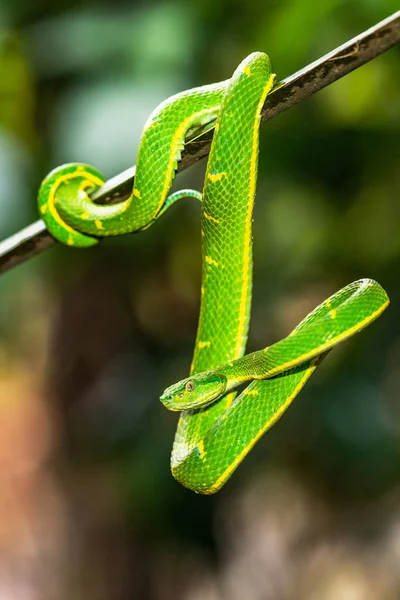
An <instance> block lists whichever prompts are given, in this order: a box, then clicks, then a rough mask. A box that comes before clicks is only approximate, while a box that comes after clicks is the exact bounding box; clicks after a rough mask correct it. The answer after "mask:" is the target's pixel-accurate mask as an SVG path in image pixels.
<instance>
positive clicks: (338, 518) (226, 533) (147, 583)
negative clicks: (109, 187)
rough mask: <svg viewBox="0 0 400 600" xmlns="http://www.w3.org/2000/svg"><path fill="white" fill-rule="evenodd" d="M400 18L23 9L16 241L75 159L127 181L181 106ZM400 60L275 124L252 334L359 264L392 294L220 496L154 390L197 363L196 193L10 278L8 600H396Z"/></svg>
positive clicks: (10, 151)
mask: <svg viewBox="0 0 400 600" xmlns="http://www.w3.org/2000/svg"><path fill="white" fill-rule="evenodd" d="M397 8H398V6H397V3H396V2H395V1H391V0H362V1H358V2H355V1H353V2H349V1H348V0H347V1H345V0H326V1H324V2H322V1H320V2H315V1H314V0H308V1H307V2H305V1H304V0H297V1H287V2H278V1H269V2H259V1H255V0H249V1H247V2H244V1H243V0H241V1H238V0H231V1H229V2H228V1H224V0H213V1H211V0H204V1H203V2H189V1H188V0H186V1H185V0H182V1H176V2H172V1H171V2H163V3H152V2H147V3H145V2H143V3H135V2H122V1H119V2H115V0H114V1H111V0H104V1H103V2H84V3H80V2H77V1H73V0H62V1H60V2H56V3H55V2H49V1H48V0H36V1H35V2H28V1H27V0H13V2H11V0H10V1H9V2H5V1H4V0H2V4H1V10H0V207H1V215H2V218H1V220H0V235H1V237H2V238H5V237H7V236H8V235H10V234H12V233H14V232H15V231H16V230H18V229H19V228H22V227H24V226H25V225H27V224H28V223H29V222H31V221H32V220H35V219H36V218H37V214H36V204H35V194H36V190H37V188H38V186H39V184H40V181H41V179H42V178H43V177H44V175H45V174H46V173H47V172H48V171H49V170H50V169H51V168H53V167H55V166H57V165H58V164H61V163H63V162H69V161H81V162H88V163H90V164H93V165H94V166H96V167H97V168H98V169H99V170H101V171H102V172H103V173H104V174H105V176H106V177H112V176H113V175H115V174H117V173H118V172H119V171H121V170H124V169H126V168H127V167H129V166H131V165H132V164H134V162H135V153H136V149H137V144H138V140H139V137H140V132H141V128H142V126H143V124H144V122H145V120H146V118H147V116H148V114H149V113H150V112H151V110H152V109H153V108H154V107H155V106H156V105H157V104H158V103H159V102H160V101H161V100H163V99H164V98H166V97H167V96H169V95H171V94H173V93H175V92H178V91H181V90H183V89H186V88H189V87H192V86H195V85H201V84H205V83H210V82H214V81H218V80H221V79H225V78H227V77H229V76H230V74H231V73H232V72H233V70H234V68H235V67H236V65H237V64H238V63H239V62H240V61H241V60H242V59H243V58H244V57H245V56H246V55H247V54H249V53H250V52H252V51H254V50H261V51H265V52H267V53H268V54H269V55H270V57H271V60H272V62H273V67H274V70H275V72H276V73H277V76H278V80H279V79H280V78H283V77H285V76H287V75H289V74H291V73H292V72H294V71H296V70H298V69H300V68H301V67H303V66H305V65H306V64H308V63H309V62H311V61H313V60H315V59H316V58H318V57H319V56H321V55H323V54H325V53H326V52H328V51H330V50H331V49H333V48H334V47H335V46H337V45H339V44H341V43H343V42H345V41H346V40H347V39H349V38H351V37H353V36H355V35H356V34H358V33H360V32H361V31H363V30H364V29H366V28H368V27H370V26H372V25H373V24H375V23H376V22H378V21H379V20H381V19H383V18H385V17H386V16H388V15H390V14H391V13H392V12H394V11H395V10H396V9H397ZM399 57H400V54H399V48H395V49H393V50H391V51H389V52H387V53H386V54H384V55H382V56H381V57H379V58H377V59H375V60H374V61H372V62H371V63H369V64H367V65H366V66H364V67H362V68H360V69H359V70H357V71H356V72H354V73H352V74H350V75H348V76H346V77H345V78H344V79H342V80H341V81H339V82H337V83H335V84H333V85H331V86H330V87H328V88H327V89H325V90H323V91H321V92H319V93H318V94H316V95H315V96H313V97H311V98H309V99H308V100H306V101H304V102H302V103H301V104H299V105H298V106H296V107H294V108H292V109H291V110H289V111H287V112H285V113H283V114H281V115H280V116H279V117H277V118H275V119H274V120H273V121H271V122H268V123H266V124H265V125H263V126H262V130H261V140H260V162H259V182H258V191H257V200H256V210H255V220H254V246H255V250H254V261H255V268H254V302H253V313H252V322H251V334H250V339H249V346H248V347H249V349H251V350H255V349H258V348H261V347H263V346H265V345H267V344H269V343H271V342H273V341H276V340H278V339H279V338H281V337H283V336H284V335H286V334H287V333H288V332H289V331H290V330H291V328H292V327H293V326H294V325H296V323H297V322H298V321H299V320H300V319H301V318H302V317H303V316H304V315H305V314H306V312H307V311H308V310H310V309H312V308H313V307H314V306H315V305H316V304H318V303H319V302H320V301H322V300H323V299H324V298H325V297H327V296H328V295H330V294H331V293H333V292H334V291H336V290H337V289H339V287H342V286H343V285H346V284H347V283H349V282H350V281H353V280H355V279H358V278H360V277H372V278H374V279H377V280H378V281H379V282H380V283H381V284H382V285H383V287H385V289H386V290H387V292H388V294H389V296H390V298H391V301H392V303H391V306H390V307H389V309H388V310H387V312H386V313H385V314H384V315H383V316H382V317H381V318H380V319H379V320H378V321H377V322H376V323H374V324H373V325H372V326H371V327H370V328H369V329H367V330H366V331H365V332H363V333H362V334H360V335H359V336H357V337H356V338H354V339H352V340H350V341H348V342H346V343H345V344H344V345H343V346H342V347H340V348H337V349H335V350H334V352H332V353H331V354H330V356H329V357H328V359H327V360H326V361H324V363H323V364H322V366H321V367H320V369H318V371H317V372H316V374H315V375H314V377H313V378H312V380H311V381H310V382H309V383H308V384H307V386H306V388H305V389H304V391H303V392H302V393H301V394H300V397H299V398H298V399H297V400H296V401H295V403H294V405H293V406H292V407H291V408H290V410H289V411H288V413H287V414H285V415H284V417H283V418H282V420H281V421H280V422H279V423H278V424H277V425H276V426H275V427H274V428H273V429H272V430H271V432H270V433H269V434H268V435H267V436H266V437H265V438H264V439H263V440H262V441H261V442H259V444H258V445H257V447H256V448H255V449H254V451H253V452H252V453H251V455H250V456H249V457H248V458H247V459H246V461H245V462H244V463H243V465H242V466H241V467H240V468H239V469H238V471H237V472H236V473H235V475H234V477H233V478H232V480H231V481H230V482H229V483H228V484H227V485H226V487H225V488H224V489H223V490H222V491H221V492H220V493H219V494H218V495H216V496H215V497H209V498H208V497H200V496H196V495H194V494H193V493H191V492H188V491H187V490H185V489H183V488H181V487H180V486H179V485H178V484H177V483H176V482H175V481H174V480H173V479H172V477H171V475H170V472H169V453H170V449H171V445H172V440H173V435H174V428H175V424H176V415H174V414H170V413H168V412H167V411H165V410H164V409H163V408H162V407H161V405H160V404H159V402H158V395H159V394H160V392H161V391H162V390H163V389H164V388H165V387H166V386H167V385H169V384H170V383H172V382H174V381H176V380H177V379H180V378H182V377H184V376H185V375H186V373H187V372H188V368H189V364H190V359H191V351H192V347H193V342H194V336H195V330H196V322H197V316H198V307H199V287H200V267H201V265H200V252H201V251H200V232H199V207H198V206H197V205H195V204H194V203H193V202H190V201H189V200H188V201H185V202H182V203H180V205H179V206H177V207H175V208H174V209H172V210H171V211H170V213H168V214H167V215H166V216H165V218H163V219H162V221H161V222H160V223H158V224H157V225H156V226H154V227H153V228H151V229H150V230H148V231H147V232H145V233H143V234H140V235H136V236H126V237H125V238H121V239H114V240H107V241H105V242H102V243H101V244H100V245H99V247H97V248H94V249H93V250H90V251H89V250H82V251H79V250H72V249H69V248H63V247H60V246H57V247H54V248H53V249H51V250H49V251H48V252H46V253H45V255H43V256H41V257H39V258H35V259H33V260H31V261H29V262H28V263H27V264H25V265H23V266H22V267H18V268H17V269H16V270H14V271H11V272H9V273H7V274H6V275H4V276H2V277H1V279H0V294H1V297H0V439H1V440H2V441H1V443H0V465H2V466H1V469H0V472H1V474H0V513H1V514H2V519H1V520H0V540H3V541H1V544H2V546H1V547H2V550H4V553H3V554H4V561H5V563H4V564H5V565H6V567H7V568H9V571H10V573H11V575H9V576H7V577H6V576H4V577H5V581H6V584H5V585H6V586H7V585H8V586H9V588H10V590H12V593H11V597H15V598H16V597H17V594H16V592H15V589H20V587H21V586H27V587H28V588H29V589H30V591H31V593H32V594H37V597H38V598H51V600H54V599H55V598H59V597H60V598H64V597H65V598H67V597H68V598H74V599H76V598H82V599H85V600H92V599H101V600H102V599H107V600H108V599H110V600H117V599H121V600H125V599H131V598H139V599H144V600H146V599H149V600H153V599H155V600H158V599H160V600H168V599H169V598H171V599H172V598H174V599H181V598H182V599H185V600H186V599H187V600H222V599H223V600H225V599H229V600H231V599H232V600H236V599H238V600H239V599H248V600H253V599H254V600H259V599H260V600H263V599H267V600H269V599H273V600H275V599H276V600H280V599H282V600H286V599H290V600H297V599H300V600H303V599H304V600H314V599H315V600H325V599H326V600H331V599H335V600H341V599H342V598H343V599H346V600H347V598H349V599H351V600H353V598H354V600H358V599H360V600H364V599H365V600H374V599H375V598H376V599H377V600H378V599H379V600H383V599H392V598H393V599H394V598H398V597H399V594H400V576H399V569H398V564H399V559H400V556H399V553H400V550H399V548H400V510H399V506H400V504H399V501H400V487H399V481H400V480H399V475H400V421H399V419H400V408H399V401H400V394H399V380H400V319H399V316H400V278H399V274H400V204H399V190H400V145H399V126H400V120H399V106H400V102H399V101H400V77H399V67H400V60H399ZM203 173H204V162H203V163H202V164H198V165H196V166H195V167H194V168H191V169H189V170H187V171H185V172H184V173H183V174H182V175H180V176H179V177H178V178H177V185H178V186H180V187H188V186H191V187H196V188H198V189H200V188H201V185H202V176H203ZM10 490H11V491H10ZM3 583H4V582H3ZM0 585H3V584H2V576H1V575H0ZM13 586H15V589H14V587H13ZM351 594H352V595H351ZM32 597H35V598H36V596H32Z"/></svg>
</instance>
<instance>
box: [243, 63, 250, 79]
mask: <svg viewBox="0 0 400 600" xmlns="http://www.w3.org/2000/svg"><path fill="white" fill-rule="evenodd" d="M243 71H244V73H246V75H247V76H248V77H250V75H251V71H250V67H249V66H248V65H246V66H245V67H243Z"/></svg>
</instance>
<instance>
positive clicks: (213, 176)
mask: <svg viewBox="0 0 400 600" xmlns="http://www.w3.org/2000/svg"><path fill="white" fill-rule="evenodd" d="M226 174H227V172H226V171H222V173H209V174H208V175H207V177H208V179H209V180H210V181H211V183H215V182H216V181H220V180H221V179H222V178H223V177H225V175H226Z"/></svg>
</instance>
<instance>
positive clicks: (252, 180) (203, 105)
mask: <svg viewBox="0 0 400 600" xmlns="http://www.w3.org/2000/svg"><path fill="white" fill-rule="evenodd" d="M273 81H274V75H273V74H272V72H271V65H270V61H269V58H268V57H267V56H266V55H265V54H263V53H258V52H257V53H253V54H251V55H250V56H248V57H247V58H246V59H245V60H244V61H243V62H242V63H241V64H240V65H239V66H238V68H237V69H236V70H235V72H234V74H233V76H232V78H231V79H229V80H226V81H223V82H221V83H217V84H212V85H207V86H203V87H199V88H193V89H191V90H188V91H185V92H183V93H181V94H177V95H176V96H173V97H171V98H169V99H168V100H166V101H165V102H163V103H162V104H161V105H160V106H159V107H157V108H156V109H155V111H154V112H153V113H152V115H151V116H150V117H149V119H148V121H147V123H146V125H145V127H144V131H143V134H142V137H141V141H140V145H139V150H138V156H137V163H136V164H137V170H136V177H135V185H134V189H133V191H132V194H131V196H130V197H129V198H128V199H127V200H124V201H123V202H120V203H118V204H115V205H112V206H99V205H97V204H95V203H93V202H92V201H91V200H90V197H89V193H90V192H91V191H92V190H93V189H95V188H96V187H98V186H100V185H102V183H103V181H104V179H103V177H102V176H101V174H100V173H98V172H97V171H96V170H95V169H93V168H92V167H88V166H86V165H78V164H70V165H64V166H62V167H60V168H58V169H55V170H54V171H52V172H51V173H50V174H49V175H48V176H47V177H46V178H45V179H44V181H43V183H42V185H41V187H40V190H39V200H38V203H39V210H40V212H41V214H42V216H43V219H44V220H45V222H46V225H47V227H48V229H49V231H50V232H51V233H52V235H53V236H54V237H56V238H57V239H59V240H60V241H62V242H64V243H66V244H68V245H71V246H80V247H84V246H91V245H93V244H96V243H97V242H98V240H99V238H101V237H103V236H108V235H119V234H122V233H128V232H136V231H143V230H145V229H147V228H148V227H149V226H150V225H152V224H153V223H154V222H155V221H156V220H157V219H158V218H159V217H160V216H161V215H162V214H163V213H164V212H165V210H167V208H168V207H169V206H171V205H172V204H173V203H174V202H175V201H176V200H178V199H179V198H182V197H184V196H192V197H195V198H197V199H199V200H201V234H202V253H203V261H202V264H203V273H202V286H201V308H200V318H199V325H198V331H197V338H196V344H195V351H194V356H193V361H192V365H191V369H190V376H189V377H188V378H186V379H184V380H182V381H180V382H178V383H177V384H175V385H173V386H171V387H169V388H168V389H167V390H165V392H164V393H163V395H162V396H161V402H162V403H163V404H164V405H165V406H166V407H167V408H168V409H170V410H175V411H182V412H181V415H180V418H179V421H178V426H177V431H176V435H175V441H174V445H173V449H172V456H171V470H172V473H173V475H174V477H175V478H176V479H177V480H178V481H179V482H180V483H182V484H183V485H184V486H186V487H188V488H189V489H191V490H193V491H195V492H198V493H202V494H212V493H214V492H216V491H218V490H219V489H220V488H221V487H222V486H223V485H224V483H225V482H226V481H227V479H228V478H229V477H230V476H231V475H232V473H233V471H234V470H235V469H236V467H237V466H238V465H239V464H240V462H241V461H242V460H243V459H244V458H245V456H246V455H247V454H248V452H249V451H250V450H251V448H252V447H253V446H254V444H255V443H256V442H257V441H258V439H260V437H261V436H262V435H263V434H264V433H265V432H266V431H267V429H269V428H270V427H271V426H272V425H273V423H275V422H276V421H277V419H278V418H279V417H280V416H281V415H282V413H283V412H284V411H285V410H286V408H287V407H288V406H289V404H290V403H291V402H292V400H293V399H294V398H295V396H296V395H297V394H298V393H299V391H300V390H301V389H302V388H303V386H304V385H305V383H306V381H307V380H308V379H309V377H310V376H311V375H312V373H313V372H314V371H315V369H316V367H317V366H318V364H319V363H320V362H321V360H322V359H323V357H324V356H325V355H326V353H327V352H328V351H329V350H330V349H331V348H332V347H333V346H335V345H336V344H338V343H339V342H341V341H342V340H344V339H346V338H348V337H349V336H351V335H353V334H354V333H356V332H358V331H360V330H361V329H362V328H364V327H366V326H367V325H368V324H369V323H371V322H372V321H373V320H374V319H376V318H377V317H378V316H379V315H380V314H381V313H382V312H383V311H384V310H385V308H386V307H387V305H388V303H389V300H388V297H387V295H386V292H385V291H384V290H383V288H382V287H381V286H380V285H379V284H378V283H376V282H375V281H372V280H368V279H362V280H359V281H356V282H354V283H352V284H350V285H348V286H346V287H345V288H343V289H342V290H340V291H339V292H337V293H336V294H334V295H333V296H331V297H330V298H328V299H327V300H325V301H324V302H323V303H322V304H320V305H319V306H318V307H317V308H316V309H315V310H314V311H312V312H311V313H310V314H309V315H307V317H306V318H305V319H303V321H302V322H301V323H300V324H299V325H298V326H297V327H296V328H295V329H294V330H293V331H292V332H291V333H290V335H288V336H287V337H286V338H284V339H283V340H281V341H279V342H277V343H276V344H274V345H272V346H270V347H267V348H264V349H263V350H260V351H257V352H253V353H251V354H247V355H244V352H245V346H246V341H247V334H248V327H249V319H250V303H251V291H252V214H253V204H254V196H255V189H256V179H257V162H258V136H259V123H260V114H261V109H262V106H263V105H264V101H265V99H266V96H267V94H268V92H269V91H270V90H271V88H272V86H273ZM215 121H216V124H215V132H214V137H213V143H212V146H211V151H210V156H209V160H208V163H207V170H206V176H205V183H204V188H203V192H202V194H200V193H199V192H196V191H194V190H181V191H179V192H176V193H174V194H171V195H169V190H170V187H171V184H172V180H173V178H174V174H175V171H176V168H177V162H178V161H179V158H180V153H181V150H182V148H183V145H184V142H185V137H186V135H187V132H188V131H189V130H193V128H194V129H195V128H196V127H204V126H206V125H207V124H209V123H213V122H215ZM246 382H250V384H249V385H248V386H247V387H246V388H245V389H244V390H243V391H242V392H241V393H240V394H239V395H237V392H236V390H235V388H236V387H237V386H239V385H242V384H244V383H246Z"/></svg>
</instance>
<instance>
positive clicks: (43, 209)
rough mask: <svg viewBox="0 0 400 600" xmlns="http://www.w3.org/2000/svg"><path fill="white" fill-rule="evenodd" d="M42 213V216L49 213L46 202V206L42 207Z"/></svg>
mask: <svg viewBox="0 0 400 600" xmlns="http://www.w3.org/2000/svg"><path fill="white" fill-rule="evenodd" d="M40 212H41V213H42V215H44V214H46V212H47V202H45V203H44V204H42V206H41V207H40Z"/></svg>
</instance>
